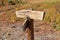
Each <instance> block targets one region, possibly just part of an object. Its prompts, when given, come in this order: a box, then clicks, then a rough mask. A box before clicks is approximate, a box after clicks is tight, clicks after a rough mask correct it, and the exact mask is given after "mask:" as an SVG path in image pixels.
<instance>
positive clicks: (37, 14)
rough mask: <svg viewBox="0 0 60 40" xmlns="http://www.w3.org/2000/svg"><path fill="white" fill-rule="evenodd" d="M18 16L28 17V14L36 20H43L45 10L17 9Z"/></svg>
mask: <svg viewBox="0 0 60 40" xmlns="http://www.w3.org/2000/svg"><path fill="white" fill-rule="evenodd" d="M16 16H17V17H19V18H26V17H27V16H28V17H30V18H31V19H34V20H43V16H44V12H43V11H32V10H19V11H16Z"/></svg>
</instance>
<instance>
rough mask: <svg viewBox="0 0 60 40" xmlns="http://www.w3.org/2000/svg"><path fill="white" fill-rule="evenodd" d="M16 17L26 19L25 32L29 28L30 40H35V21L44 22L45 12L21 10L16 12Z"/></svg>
mask: <svg viewBox="0 0 60 40" xmlns="http://www.w3.org/2000/svg"><path fill="white" fill-rule="evenodd" d="M16 16H17V17H18V18H25V19H26V20H25V22H24V23H23V25H24V28H23V29H24V31H25V30H26V29H27V28H28V30H27V33H28V40H34V27H33V26H34V23H33V22H34V20H43V16H44V12H42V11H32V10H19V11H16Z"/></svg>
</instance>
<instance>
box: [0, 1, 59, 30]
mask: <svg viewBox="0 0 60 40" xmlns="http://www.w3.org/2000/svg"><path fill="white" fill-rule="evenodd" d="M7 3H9V2H8V1H7ZM13 3H16V4H17V5H16V6H15V10H21V9H30V8H32V9H33V10H39V11H44V12H45V17H44V21H45V22H49V23H52V28H54V29H56V28H57V29H60V1H52V2H42V3H28V2H23V1H22V0H13ZM12 14H13V13H11V14H7V15H9V16H10V15H12ZM0 17H2V16H0ZM9 18H10V21H13V22H15V21H18V20H20V19H17V18H16V16H14V15H12V16H10V17H9Z"/></svg>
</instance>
